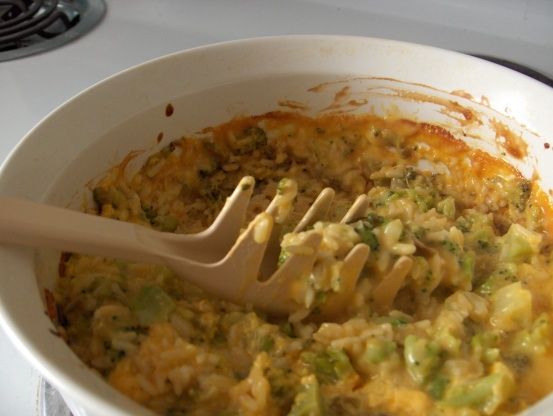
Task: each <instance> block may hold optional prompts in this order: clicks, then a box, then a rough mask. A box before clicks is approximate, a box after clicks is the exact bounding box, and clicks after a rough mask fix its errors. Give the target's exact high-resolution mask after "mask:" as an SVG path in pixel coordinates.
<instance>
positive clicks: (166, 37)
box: [0, 0, 553, 416]
mask: <svg viewBox="0 0 553 416" xmlns="http://www.w3.org/2000/svg"><path fill="white" fill-rule="evenodd" d="M107 7H108V8H107V14H106V16H105V18H104V20H103V21H102V22H101V23H100V24H99V26H97V27H96V28H95V29H94V30H93V31H92V32H91V33H89V34H87V35H85V36H84V37H82V38H80V39H78V40H76V41H75V42H73V43H70V44H68V45H65V46H63V47H61V48H60V49H57V50H53V51H50V52H47V53H44V54H41V55H35V56H31V57H28V58H23V59H20V60H16V61H9V62H4V63H0V126H1V130H0V131H1V134H0V162H2V161H3V160H4V159H5V158H6V156H7V155H8V153H9V152H10V151H11V150H12V149H13V148H14V147H15V145H16V144H17V143H18V142H19V140H20V139H21V137H23V135H24V134H25V133H26V132H27V131H28V130H30V129H31V128H32V127H33V126H34V125H35V124H36V123H37V122H38V121H39V120H40V119H42V118H43V117H44V116H46V115H47V114H48V113H49V112H50V111H52V110H53V109H54V108H56V107H57V106H58V105H60V104H61V103H63V102H64V101H65V100H66V99H68V98H70V97H71V96H73V95H75V94H76V93H78V92H79V91H81V90H83V89H84V88H86V87H88V86H90V85H92V84H93V83H95V82H97V81H100V80H101V79H103V78H105V77H107V76H109V75H111V74H113V73H115V72H118V71H120V70H122V69H125V68H127V67H129V66H132V65H135V64H138V63H141V62H143V61H146V60H148V59H151V58H155V57H158V56H161V55H165V54H167V53H170V52H175V51H179V50H182V49H187V48H190V47H194V46H199V45H204V44H208V43H213V42H219V41H225V40H231V39H238V38H246V37H255V36H262V35H279V34H300V33H311V34H344V35H364V36H375V37H383V38H391V39H399V40H404V41H410V42H416V43H424V44H429V45H434V46H438V47H442V48H447V49H454V50H458V51H463V52H470V53H478V54H485V55H491V56H495V57H498V58H503V59H507V60H511V61H515V62H517V63H520V64H524V65H527V66H529V67H531V68H533V69H535V70H538V71H540V72H542V73H544V74H545V75H547V76H549V77H550V78H553V2H551V1H549V0H486V1H482V0H464V1H463V2H459V1H457V0H393V1H392V0H391V1H388V2H381V1H376V0H366V1H363V0H279V1H254V0H210V1H205V0H156V1H151V0H112V1H109V0H108V1H107ZM0 380H2V381H3V383H1V384H0V413H1V414H9V415H22V416H28V415H29V416H30V415H36V414H37V404H36V403H37V387H38V380H39V376H38V374H37V373H36V372H35V371H34V370H33V369H32V368H31V367H30V366H29V365H28V364H27V363H26V361H25V360H24V359H23V358H22V356H21V355H20V353H19V352H18V351H17V350H16V349H15V347H14V346H13V345H12V344H11V343H10V341H9V340H8V338H7V336H6V335H5V334H4V332H2V331H1V330H0Z"/></svg>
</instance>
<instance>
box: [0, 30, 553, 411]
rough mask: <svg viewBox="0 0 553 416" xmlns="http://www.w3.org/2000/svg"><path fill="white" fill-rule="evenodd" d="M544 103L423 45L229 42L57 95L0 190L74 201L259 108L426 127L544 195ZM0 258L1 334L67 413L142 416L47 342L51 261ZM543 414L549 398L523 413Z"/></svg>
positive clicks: (529, 83) (552, 178)
mask: <svg viewBox="0 0 553 416" xmlns="http://www.w3.org/2000/svg"><path fill="white" fill-rule="evenodd" d="M398 80H401V81H398ZM169 103H170V104H171V105H172V106H173V108H174V113H173V115H171V116H170V117H168V116H167V115H166V107H167V105H168V104H169ZM552 108H553V89H551V88H549V87H547V86H545V85H543V84H540V83H539V82H537V81H534V80H532V79H530V78H527V77H525V76H523V75H519V74H517V73H515V72H512V71H510V70H507V69H504V68H501V67H499V66H496V65H494V64H490V63H487V62H485V61H481V60H479V59H476V58H472V57H469V56H465V55H461V54H457V53H453V52H448V51H443V50H439V49H435V48H429V47H425V46H420V45H413V44H408V43H401V42H393V41H387V40H381V39H371V38H355V37H337V36H286V37H275V38H260V39H251V40H244V41H237V42H229V43H223V44H217V45H212V46H206V47H201V48H197V49H193V50H189V51H184V52H180V53H176V54H173V55H169V56H166V57H163V58H159V59H156V60H154V61H151V62H148V63H145V64H143V65H140V66H137V67H134V68H132V69H129V70H127V71H124V72H122V73H120V74H117V75H115V76H113V77H111V78H109V79H107V80H105V81H103V82H100V83H99V84H96V85H95V86H93V87H91V88H89V89H87V90H86V91H84V92H83V93H81V94H79V95H78V96H76V97H75V98H73V99H71V100H69V101H68V102H66V103H65V104H63V105H62V106H60V107H59V108H58V109H57V110H55V111H54V112H52V113H51V114H50V115H49V116H48V117H46V118H45V119H44V120H43V121H42V122H41V123H40V124H39V125H37V126H36V127H35V128H34V129H33V130H32V131H31V132H30V133H29V134H27V136H25V137H24V138H23V140H22V141H21V142H20V143H19V145H18V146H17V148H16V149H15V150H14V151H13V152H12V153H11V155H10V156H9V157H8V159H7V160H6V161H5V163H4V164H3V166H2V168H1V170H0V194H2V195H12V196H19V197H24V198H28V199H32V200H36V201H48V202H49V203H52V204H55V205H60V206H68V205H73V206H78V205H79V202H80V201H81V200H82V197H83V195H85V194H86V192H85V189H86V187H85V185H86V184H87V182H88V181H89V180H91V179H92V178H94V177H97V176H98V175H100V174H101V173H102V172H104V171H105V170H106V169H107V168H108V167H110V166H112V165H114V164H116V163H117V162H118V161H120V160H121V159H122V158H123V157H124V156H125V155H126V154H127V153H128V152H129V151H131V150H136V149H146V152H145V153H144V154H143V156H144V157H145V156H147V155H148V154H149V153H151V152H153V151H154V150H155V149H158V148H159V147H161V146H164V145H165V144H167V143H168V142H169V141H171V140H174V139H176V138H178V137H180V136H182V135H183V134H192V133H194V132H196V131H198V130H200V129H202V128H204V127H207V126H211V125H215V124H218V123H221V122H223V121H226V120H228V119H230V118H232V117H234V116H237V115H249V114H260V113H264V112H267V111H272V110H281V111H300V112H304V113H307V114H309V115H316V114H317V113H319V112H321V111H322V112H329V111H358V112H373V113H377V114H379V115H392V116H403V117H407V118H412V119H415V120H417V121H426V122H430V123H437V124H440V125H442V126H445V127H446V128H448V129H449V130H450V131H451V132H452V133H454V134H455V135H456V136H457V137H460V138H464V139H465V140H467V141H468V142H470V143H471V144H472V145H475V146H479V147H483V148H485V149H487V150H488V151H490V152H491V153H493V154H496V155H499V156H502V157H505V158H507V159H508V160H510V161H511V162H513V163H515V164H516V165H517V166H518V167H519V168H520V169H521V170H522V171H523V173H524V174H525V175H527V176H531V175H533V174H534V173H537V174H539V176H540V177H541V182H542V186H543V187H544V189H545V190H546V191H549V190H550V189H551V188H553V148H550V146H549V144H548V143H547V142H548V140H547V139H550V140H553V123H552V122H551V109H552ZM506 132H510V133H506ZM159 133H163V139H162V140H161V142H160V143H159V144H158V143H157V140H156V138H157V137H158V135H159ZM517 137H518V138H519V139H522V140H523V141H524V142H526V143H527V144H528V156H527V157H523V158H519V159H517V158H513V157H512V154H515V155H516V150H515V151H513V140H514V141H515V142H516V141H518V140H519V139H517ZM514 146H515V148H518V147H520V144H517V143H514ZM546 147H547V148H548V149H546ZM140 160H143V158H139V159H138V162H139V161H140ZM0 264H2V265H3V276H2V278H1V279H0V320H1V323H2V326H3V328H4V329H5V331H6V332H7V333H8V334H9V336H10V338H11V340H12V341H13V342H14V344H16V346H17V347H18V349H19V350H20V351H21V352H22V353H23V354H24V355H25V357H26V358H27V359H28V360H29V361H30V362H31V363H32V364H33V365H34V366H35V367H36V368H37V369H38V370H39V371H40V372H41V373H42V374H43V375H44V376H45V377H46V378H47V379H48V380H49V381H50V382H51V383H52V384H54V385H55V386H56V387H57V388H58V389H59V390H60V391H61V393H62V395H63V396H64V398H65V399H66V400H67V402H68V404H69V405H70V407H71V410H72V411H73V413H74V414H75V415H78V416H84V415H88V416H91V415H107V414H109V415H124V414H134V415H148V414H151V412H149V411H148V410H146V409H144V408H142V407H141V406H139V405H137V404H135V403H134V402H132V401H131V400H129V399H127V398H125V397H124V396H122V395H121V394H119V393H118V392H116V391H115V390H114V389H112V388H111V387H109V386H108V385H107V383H105V382H104V381H103V380H102V379H101V378H100V377H99V376H97V375H95V374H94V373H93V372H92V371H90V370H89V369H88V368H86V367H85V366H84V364H82V363H81V362H80V361H79V359H78V358H77V357H76V356H75V355H74V354H73V353H72V352H71V350H70V349H69V347H68V346H67V345H66V344H65V343H64V342H63V341H62V340H61V339H59V338H58V337H56V336H54V335H52V334H51V330H52V329H53V325H52V323H51V322H50V320H49V318H48V317H47V316H46V314H45V313H44V309H45V307H44V302H43V299H42V291H43V290H42V289H43V288H45V287H47V288H51V287H52V286H53V283H54V279H55V272H56V270H57V269H56V268H57V259H56V255H55V253H45V252H41V253H39V255H37V254H36V252H35V251H33V250H30V249H23V248H18V247H9V246H2V247H0ZM552 412H553V397H550V398H549V399H546V400H544V401H542V402H541V403H540V404H539V405H538V406H537V407H535V408H534V409H532V410H531V411H530V412H529V413H530V414H532V415H534V414H536V415H537V414H550V413H552Z"/></svg>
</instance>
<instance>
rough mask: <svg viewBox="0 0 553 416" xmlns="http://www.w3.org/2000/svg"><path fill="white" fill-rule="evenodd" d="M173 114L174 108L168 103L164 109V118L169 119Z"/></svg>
mask: <svg viewBox="0 0 553 416" xmlns="http://www.w3.org/2000/svg"><path fill="white" fill-rule="evenodd" d="M174 112H175V107H173V104H171V103H169V104H167V106H166V107H165V116H167V117H171V116H172V115H173V113H174Z"/></svg>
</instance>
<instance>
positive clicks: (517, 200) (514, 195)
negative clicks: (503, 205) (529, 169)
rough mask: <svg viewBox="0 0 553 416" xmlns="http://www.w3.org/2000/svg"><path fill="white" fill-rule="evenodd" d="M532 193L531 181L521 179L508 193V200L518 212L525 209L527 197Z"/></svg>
mask: <svg viewBox="0 0 553 416" xmlns="http://www.w3.org/2000/svg"><path fill="white" fill-rule="evenodd" d="M531 193H532V182H530V181H529V180H521V181H520V182H519V183H518V184H517V185H516V186H515V187H514V188H513V190H512V191H511V193H510V195H509V196H510V198H509V200H510V202H511V203H512V204H513V206H514V207H515V208H516V209H517V210H519V211H520V212H522V211H524V210H525V209H526V204H527V203H528V199H530V194H531Z"/></svg>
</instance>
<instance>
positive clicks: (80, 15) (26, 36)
mask: <svg viewBox="0 0 553 416" xmlns="http://www.w3.org/2000/svg"><path fill="white" fill-rule="evenodd" d="M105 7H106V6H105V3H104V1H103V0H0V61H7V60H10V59H15V58H20V57H23V56H27V55H32V54H34V53H38V52H43V51H45V50H48V49H52V48H54V47H57V46H60V45H62V44H64V43H67V42H69V41H70V40H72V39H75V38H76V37H78V36H80V35H81V34H83V33H85V32H87V31H88V30H90V29H91V28H92V27H94V25H95V24H96V23H97V22H98V21H99V20H100V19H101V18H102V17H103V15H104V13H105Z"/></svg>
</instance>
